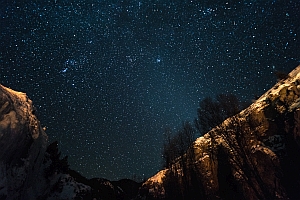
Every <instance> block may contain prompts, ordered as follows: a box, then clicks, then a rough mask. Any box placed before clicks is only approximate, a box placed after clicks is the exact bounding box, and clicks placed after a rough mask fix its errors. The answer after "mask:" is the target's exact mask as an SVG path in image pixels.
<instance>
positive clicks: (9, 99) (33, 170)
mask: <svg viewBox="0 0 300 200" xmlns="http://www.w3.org/2000/svg"><path fill="white" fill-rule="evenodd" d="M46 144H47V136H46V134H45V133H44V131H43V130H42V128H41V127H40V124H39V121H38V120H37V119H36V117H35V115H34V109H33V107H32V102H31V100H29V99H28V98H27V96H26V94H24V93H21V92H15V91H13V90H11V89H9V88H6V87H4V86H0V146H1V150H0V197H2V198H4V197H9V198H10V199H19V198H20V197H24V198H26V197H28V195H29V193H34V192H35V191H37V190H40V188H39V187H40V186H41V185H43V184H41V185H38V184H34V183H38V182H39V181H42V180H39V177H40V173H41V165H42V162H43V159H44V153H45V150H46ZM42 183H43V181H42Z"/></svg>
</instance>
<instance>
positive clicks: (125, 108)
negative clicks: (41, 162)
mask: <svg viewBox="0 0 300 200" xmlns="http://www.w3.org/2000/svg"><path fill="white" fill-rule="evenodd" d="M299 10H300V2H299V1H297V0H290V1H281V0H273V1H254V0H241V1H238V0H231V1H223V0H212V1H179V0H173V1H169V0H168V1H141V0H140V1H137V0H123V1H110V0H107V1H96V0H75V1H69V0H48V1H46V0H42V1H5V0H4V1H2V3H1V8H0V30H1V33H0V76H1V84H3V85H5V86H8V87H11V88H12V89H15V90H19V91H24V92H26V93H27V95H28V96H29V97H30V98H31V99H32V100H33V102H34V105H35V106H36V107H37V111H38V117H39V119H40V120H41V123H42V125H43V126H46V127H47V131H46V132H47V134H48V136H49V138H50V141H54V140H57V141H58V142H59V147H60V149H61V151H62V153H63V154H64V155H68V156H69V163H70V166H71V168H73V169H75V170H78V171H79V172H80V173H81V174H83V175H84V176H86V177H88V178H91V177H103V178H108V179H111V180H116V179H120V178H125V177H127V178H131V177H132V176H133V175H134V174H136V175H138V176H145V177H149V176H150V175H153V174H154V173H155V172H156V171H157V170H159V169H160V168H161V145H162V139H163V136H162V135H163V130H164V128H166V127H173V128H176V127H178V126H179V125H180V124H181V122H182V121H185V120H189V121H193V119H194V118H195V117H196V109H197V107H198V103H199V101H201V99H203V98H205V97H208V96H215V95H216V94H219V93H233V94H235V95H237V96H238V97H239V98H240V99H241V100H244V101H251V99H253V98H254V96H255V95H261V94H262V93H263V92H264V91H266V90H267V89H269V88H270V87H271V86H272V85H273V84H274V83H275V82H276V77H275V76H274V72H275V71H277V70H279V71H285V72H289V71H291V70H292V69H293V68H294V67H296V66H297V65H299V63H300V51H299V46H300V38H299V35H300V20H299V19H300V13H299Z"/></svg>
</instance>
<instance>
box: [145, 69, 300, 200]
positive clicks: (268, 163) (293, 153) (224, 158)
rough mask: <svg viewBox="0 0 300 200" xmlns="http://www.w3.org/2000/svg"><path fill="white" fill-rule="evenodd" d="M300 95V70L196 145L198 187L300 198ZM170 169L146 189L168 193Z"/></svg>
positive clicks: (209, 194) (243, 195)
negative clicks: (166, 187)
mask: <svg viewBox="0 0 300 200" xmlns="http://www.w3.org/2000/svg"><path fill="white" fill-rule="evenodd" d="M299 97H300V66H299V67H297V68H296V69H295V70H293V71H292V72H291V73H289V75H288V77H287V79H285V80H280V81H279V82H278V83H277V84H276V85H275V86H274V87H273V88H271V89H270V90H269V91H267V92H266V93H265V94H264V95H262V96H261V97H260V98H259V99H258V100H257V101H256V102H255V103H253V104H252V105H250V106H249V107H248V108H247V109H245V110H243V111H241V112H240V113H239V114H238V115H236V116H234V117H231V118H228V119H227V120H225V121H224V122H223V123H222V124H221V125H220V126H218V127H216V128H214V129H213V130H211V131H210V132H208V133H207V134H205V135H204V136H202V137H200V138H198V139H197V140H196V141H195V142H194V145H193V146H192V148H191V149H192V152H193V153H194V160H193V163H188V164H187V166H193V167H194V168H195V170H196V173H195V174H196V175H197V176H198V179H199V180H201V181H200V183H198V184H199V185H201V187H202V188H203V193H202V195H203V196H202V197H206V198H208V199H226V198H227V199H230V198H233V197H228V196H226V194H228V193H230V194H232V195H234V198H235V199H287V198H294V197H296V196H298V197H299V196H300V192H299V191H300V184H299V183H298V182H299V180H300V175H299V173H298V171H299V170H300V164H299V160H300V157H299V156H298V154H300V98H299ZM188 153H189V152H187V154H188ZM177 164H178V163H177ZM179 165H180V164H179ZM181 167H182V166H181ZM176 169H177V170H178V167H176ZM168 171H172V169H171V168H170V169H166V170H164V171H163V172H164V173H163V174H164V177H165V178H161V179H160V180H159V181H157V180H156V179H155V177H157V175H156V176H154V177H152V178H150V179H149V180H148V181H147V182H146V183H145V184H144V185H143V189H144V190H145V189H148V190H149V191H153V190H154V189H155V188H161V189H160V191H164V193H163V195H164V194H165V193H167V192H168V191H166V190H165V188H164V187H165V185H166V184H165V182H164V181H165V180H168V175H169V174H172V173H167V172H168ZM159 173H161V172H159ZM224 174H225V175H224ZM177 175H178V173H177ZM182 176H183V177H180V174H179V178H178V179H180V180H179V181H178V182H182V180H183V179H184V176H185V175H184V174H182ZM222 177H223V178H222ZM228 185H232V187H229V186H228ZM224 190H226V191H224ZM228 190H231V191H228ZM158 192H159V191H156V193H158ZM152 193H153V194H155V192H152ZM182 194H183V193H182ZM151 195H152V194H151V193H148V196H150V197H151ZM155 195H156V196H159V195H158V194H155ZM152 196H153V195H152ZM195 198H196V197H195ZM178 199H180V198H178Z"/></svg>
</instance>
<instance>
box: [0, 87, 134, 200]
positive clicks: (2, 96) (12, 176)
mask: <svg viewBox="0 0 300 200" xmlns="http://www.w3.org/2000/svg"><path fill="white" fill-rule="evenodd" d="M47 140H48V137H47V135H46V133H45V132H44V130H43V129H42V128H41V126H40V122H39V121H38V119H37V118H36V116H35V109H34V107H33V106H32V101H31V100H30V99H29V98H28V97H27V96H26V94H25V93H22V92H16V91H14V90H11V89H9V88H6V87H4V86H2V85H0V199H8V200H10V199H33V200H34V199H48V200H51V199H55V200H56V199H103V200H114V199H129V198H132V197H133V196H134V195H136V193H137V191H138V187H139V184H138V183H135V182H134V181H129V180H128V181H126V180H123V181H122V180H120V181H117V182H110V181H109V180H105V179H100V178H94V179H86V178H85V177H83V176H81V175H80V174H79V173H78V172H76V171H74V170H71V169H70V168H69V166H68V162H67V158H66V157H65V158H63V159H60V153H59V151H58V147H57V145H58V143H57V142H54V143H52V144H50V145H49V146H48V144H47V142H48V141H47ZM121 187H122V188H124V189H121ZM128 188H130V189H132V188H135V190H133V191H129V189H128ZM134 192H135V193H134Z"/></svg>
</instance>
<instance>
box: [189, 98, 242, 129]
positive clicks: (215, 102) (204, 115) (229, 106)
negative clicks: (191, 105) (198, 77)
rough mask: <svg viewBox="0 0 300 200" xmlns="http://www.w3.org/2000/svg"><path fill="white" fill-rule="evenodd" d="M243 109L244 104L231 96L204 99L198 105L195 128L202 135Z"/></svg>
mask: <svg viewBox="0 0 300 200" xmlns="http://www.w3.org/2000/svg"><path fill="white" fill-rule="evenodd" d="M245 107H246V105H245V103H241V102H240V101H239V100H238V98H237V97H236V96H235V95H233V94H219V95H217V96H216V98H215V99H212V98H211V97H206V98H204V99H203V100H202V101H201V102H200V103H199V108H198V109H197V118H196V119H195V121H194V122H195V127H196V128H197V130H198V131H199V133H200V135H204V134H205V133H207V132H208V131H210V130H211V129H212V128H214V127H216V126H217V125H219V124H220V123H222V122H223V121H224V120H225V119H226V118H228V117H231V116H233V115H235V114H237V113H239V112H240V111H241V109H242V108H245Z"/></svg>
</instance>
